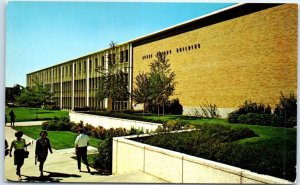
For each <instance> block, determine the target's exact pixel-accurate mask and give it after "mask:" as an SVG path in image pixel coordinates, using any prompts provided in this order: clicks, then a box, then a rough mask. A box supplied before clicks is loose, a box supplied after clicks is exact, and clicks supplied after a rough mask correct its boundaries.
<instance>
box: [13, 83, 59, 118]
mask: <svg viewBox="0 0 300 185" xmlns="http://www.w3.org/2000/svg"><path fill="white" fill-rule="evenodd" d="M53 95H54V94H53V93H52V92H51V90H50V87H49V86H45V87H44V86H43V85H42V83H41V82H40V81H38V80H35V81H34V86H33V87H27V88H25V89H23V90H22V91H21V95H20V96H19V97H18V98H17V101H18V102H19V104H20V105H24V106H29V107H36V108H37V109H36V119H37V112H38V108H40V107H42V106H44V105H49V104H52V103H53V102H52V97H53Z"/></svg>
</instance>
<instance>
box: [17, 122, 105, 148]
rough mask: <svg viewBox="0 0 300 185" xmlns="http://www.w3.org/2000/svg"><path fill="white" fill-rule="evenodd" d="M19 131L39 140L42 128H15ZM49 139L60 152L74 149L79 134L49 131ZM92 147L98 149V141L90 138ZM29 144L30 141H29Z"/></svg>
mask: <svg viewBox="0 0 300 185" xmlns="http://www.w3.org/2000/svg"><path fill="white" fill-rule="evenodd" d="M15 129H16V130H18V131H23V132H24V134H25V135H27V136H29V137H31V138H33V139H37V138H39V135H40V131H41V130H42V127H41V126H18V127H15ZM47 132H48V138H49V139H50V142H51V146H52V148H53V149H56V150H60V149H66V148H74V141H75V139H76V137H77V135H78V134H77V133H74V132H70V131H47ZM90 139H91V141H90V145H91V146H93V147H96V148H98V141H99V140H98V139H95V138H92V137H90ZM27 142H29V141H27Z"/></svg>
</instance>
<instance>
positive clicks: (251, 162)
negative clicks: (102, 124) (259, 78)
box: [133, 124, 296, 181]
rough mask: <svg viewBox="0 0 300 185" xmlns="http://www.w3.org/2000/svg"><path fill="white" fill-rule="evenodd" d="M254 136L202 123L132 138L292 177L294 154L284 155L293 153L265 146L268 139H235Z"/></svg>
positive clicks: (263, 171)
mask: <svg viewBox="0 0 300 185" xmlns="http://www.w3.org/2000/svg"><path fill="white" fill-rule="evenodd" d="M255 136H257V135H256V134H255V132H253V131H252V130H250V129H248V128H240V129H232V128H231V127H230V126H224V125H210V124H203V125H200V126H198V130H195V131H191V132H180V133H173V134H171V133H160V134H158V135H153V136H150V137H142V138H141V137H140V138H133V140H136V141H139V142H143V143H146V144H149V145H153V146H157V147H162V148H165V149H169V150H174V151H178V152H181V153H185V154H188V155H193V156H196V157H201V158H205V159H209V160H213V161H217V162H221V163H225V164H228V165H232V166H236V167H240V168H243V169H247V170H251V171H253V172H257V173H260V174H267V175H272V176H276V177H279V178H285V179H288V180H291V181H294V180H295V165H296V157H294V158H293V159H290V158H288V159H289V160H287V158H286V156H287V155H288V156H296V154H295V153H291V154H288V153H286V151H285V150H277V149H274V148H270V147H268V145H269V144H272V143H266V144H265V145H264V146H263V147H262V146H261V145H257V144H250V145H244V144H239V142H237V141H239V140H240V139H244V138H250V137H255ZM284 164H286V165H284Z"/></svg>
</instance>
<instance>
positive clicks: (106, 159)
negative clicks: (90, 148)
mask: <svg viewBox="0 0 300 185" xmlns="http://www.w3.org/2000/svg"><path fill="white" fill-rule="evenodd" d="M98 152H99V155H98V156H97V157H96V159H95V162H94V165H93V166H94V168H96V169H98V170H100V169H101V170H108V171H109V173H110V174H111V171H112V137H107V138H105V139H104V140H100V143H99V147H98Z"/></svg>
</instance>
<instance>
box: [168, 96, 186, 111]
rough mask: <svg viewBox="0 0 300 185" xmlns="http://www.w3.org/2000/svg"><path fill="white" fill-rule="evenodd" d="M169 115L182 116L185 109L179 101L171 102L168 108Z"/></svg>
mask: <svg viewBox="0 0 300 185" xmlns="http://www.w3.org/2000/svg"><path fill="white" fill-rule="evenodd" d="M168 109H169V113H170V114H173V115H182V112H183V107H182V105H181V104H180V103H179V99H178V98H176V99H174V100H172V101H171V103H170V105H169V106H168Z"/></svg>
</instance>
